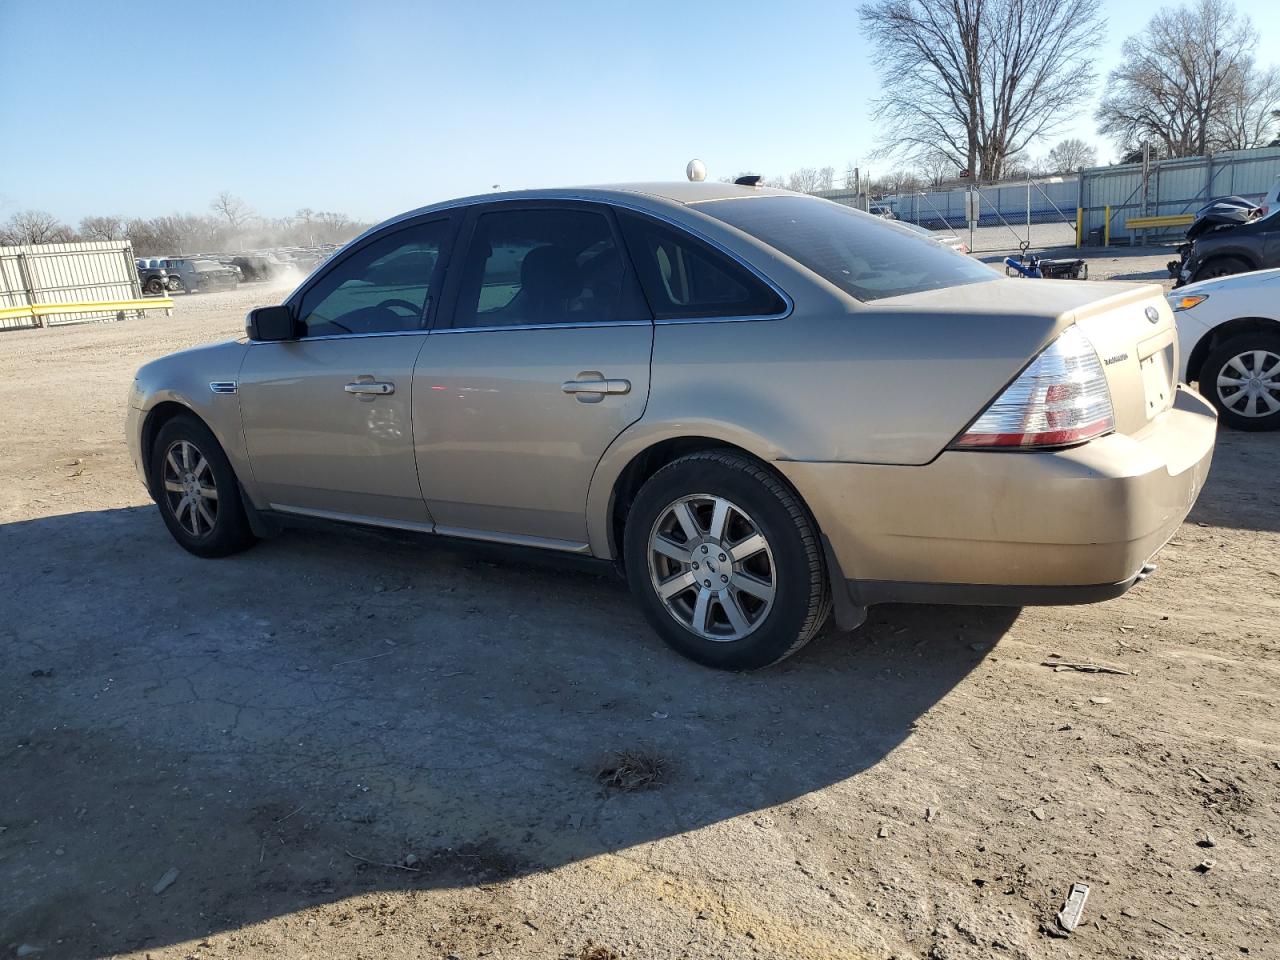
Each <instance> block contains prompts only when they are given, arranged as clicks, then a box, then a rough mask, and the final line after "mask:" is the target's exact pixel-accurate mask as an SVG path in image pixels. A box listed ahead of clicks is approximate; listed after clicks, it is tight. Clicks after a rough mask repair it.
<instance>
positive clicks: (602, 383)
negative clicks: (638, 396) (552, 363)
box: [560, 378, 631, 394]
mask: <svg viewBox="0 0 1280 960" xmlns="http://www.w3.org/2000/svg"><path fill="white" fill-rule="evenodd" d="M560 389H561V390H563V391H564V392H565V393H594V394H606V393H630V392H631V381H630V380H605V379H603V378H601V379H599V380H566V381H565V382H564V383H562V384H560Z"/></svg>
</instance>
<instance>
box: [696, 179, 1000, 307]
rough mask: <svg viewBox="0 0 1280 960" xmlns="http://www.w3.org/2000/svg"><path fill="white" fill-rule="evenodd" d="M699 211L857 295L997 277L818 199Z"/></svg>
mask: <svg viewBox="0 0 1280 960" xmlns="http://www.w3.org/2000/svg"><path fill="white" fill-rule="evenodd" d="M698 209H699V210H700V211H701V212H703V213H705V214H707V215H708V216H712V217H715V218H716V219H717V220H723V221H724V222H725V223H727V224H729V225H731V226H734V227H737V228H738V229H739V230H742V231H743V232H744V233H749V234H750V235H751V236H753V237H755V238H756V239H757V240H760V241H762V242H764V243H767V244H769V246H771V247H773V248H774V249H775V250H777V251H778V252H779V253H783V254H785V255H787V256H788V257H791V259H793V260H795V261H797V262H798V263H800V264H801V265H802V266H805V267H807V268H809V269H810V270H812V271H813V272H814V273H816V274H817V275H818V276H820V277H822V278H823V279H824V280H826V281H828V282H830V283H832V284H834V285H835V286H837V287H839V288H840V289H841V290H843V291H845V292H846V293H848V294H850V295H852V296H854V297H856V298H857V299H859V300H879V299H881V298H883V297H897V296H902V295H904V294H908V293H919V292H921V291H924V290H937V289H940V288H942V287H953V286H957V285H960V284H967V283H982V282H984V281H988V280H994V279H996V277H997V274H996V272H995V271H994V270H992V269H991V268H990V267H987V266H986V265H984V264H983V263H981V262H979V261H977V260H974V259H973V258H972V257H968V256H966V255H964V254H962V253H959V252H957V251H955V250H952V249H950V248H949V247H946V246H943V245H942V244H939V243H935V242H934V241H933V240H931V239H929V238H928V237H922V236H917V235H915V234H913V233H911V232H910V231H908V230H904V229H902V228H901V227H898V226H895V225H893V224H890V223H885V222H884V221H883V220H881V219H880V218H879V217H873V216H871V215H870V214H866V213H863V212H862V211H860V210H853V209H851V208H850V207H846V206H842V205H841V204H838V203H832V202H831V201H829V200H820V199H818V198H816V197H790V196H765V197H746V198H743V199H741V200H718V201H716V202H715V203H706V204H702V205H700V206H699V208H698Z"/></svg>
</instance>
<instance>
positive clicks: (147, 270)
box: [133, 259, 169, 297]
mask: <svg viewBox="0 0 1280 960" xmlns="http://www.w3.org/2000/svg"><path fill="white" fill-rule="evenodd" d="M133 264H134V267H135V268H136V269H137V271H138V283H139V284H140V285H141V286H142V292H143V293H144V294H147V295H148V296H152V297H155V296H159V295H160V294H162V293H164V292H165V291H166V290H168V289H169V271H168V270H167V269H165V268H164V267H163V266H161V265H160V264H161V262H160V261H159V260H143V259H138V260H134V261H133Z"/></svg>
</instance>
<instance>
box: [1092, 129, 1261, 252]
mask: <svg viewBox="0 0 1280 960" xmlns="http://www.w3.org/2000/svg"><path fill="white" fill-rule="evenodd" d="M1278 176H1280V147H1260V148H1257V149H1254V150H1231V151H1228V152H1225V153H1218V154H1214V155H1212V156H1208V157H1182V158H1179V159H1177V160H1154V161H1152V162H1151V163H1149V164H1147V165H1145V166H1144V165H1143V164H1141V163H1130V164H1125V165H1123V166H1113V167H1094V168H1092V169H1089V170H1085V171H1083V172H1082V173H1081V175H1080V202H1079V206H1080V208H1081V210H1082V218H1081V219H1082V223H1081V228H1080V235H1081V236H1082V237H1083V238H1085V240H1086V242H1087V241H1088V239H1089V237H1090V236H1091V235H1092V236H1095V237H1096V236H1098V235H1102V234H1109V235H1110V240H1111V242H1112V243H1116V242H1117V241H1119V242H1120V243H1134V242H1138V241H1140V240H1142V239H1144V237H1143V233H1142V231H1139V230H1130V229H1129V228H1128V227H1126V223H1127V221H1129V220H1131V219H1135V218H1137V217H1167V216H1177V215H1180V214H1192V213H1195V212H1196V210H1198V209H1199V208H1200V207H1202V206H1204V205H1205V204H1206V203H1208V202H1209V201H1210V200H1212V199H1213V198H1214V197H1228V196H1233V195H1234V196H1241V197H1244V198H1245V199H1246V200H1252V201H1255V202H1257V201H1260V200H1261V199H1262V198H1263V196H1264V195H1265V194H1266V192H1267V191H1268V190H1270V189H1271V185H1272V184H1273V183H1275V181H1276V177H1278ZM1185 229H1186V226H1185V224H1182V225H1178V226H1174V227H1172V228H1171V229H1168V230H1165V231H1163V233H1164V234H1165V235H1173V236H1180V235H1181V234H1182V232H1183V231H1184V230H1185Z"/></svg>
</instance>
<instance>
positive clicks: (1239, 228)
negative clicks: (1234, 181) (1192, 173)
mask: <svg viewBox="0 0 1280 960" xmlns="http://www.w3.org/2000/svg"><path fill="white" fill-rule="evenodd" d="M1265 209H1266V210H1267V211H1268V212H1266V213H1265V214H1264V212H1263V211H1264V208H1263V207H1255V206H1253V205H1252V204H1251V203H1250V202H1249V201H1247V200H1243V199H1241V198H1239V197H1225V198H1221V199H1219V200H1217V201H1215V202H1213V203H1211V204H1207V205H1206V206H1204V207H1202V208H1201V209H1200V210H1199V211H1198V212H1197V214H1196V220H1195V222H1194V223H1192V225H1191V226H1190V227H1188V228H1187V242H1186V243H1183V244H1181V245H1179V247H1178V248H1177V249H1178V256H1179V259H1178V260H1172V261H1170V262H1169V272H1170V274H1171V275H1172V276H1173V278H1174V281H1175V282H1174V287H1175V288H1177V287H1182V286H1183V285H1185V284H1188V283H1198V282H1199V281H1201V280H1212V279H1213V278H1214V277H1226V276H1230V275H1232V274H1235V273H1248V272H1249V271H1250V270H1265V269H1270V268H1273V267H1280V205H1277V204H1276V203H1274V202H1271V203H1269V204H1268V205H1267V207H1266V208H1265Z"/></svg>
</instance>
